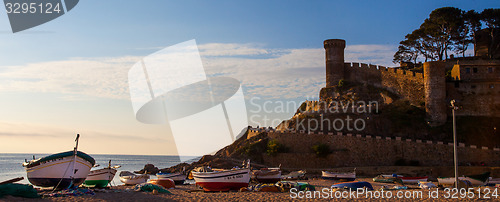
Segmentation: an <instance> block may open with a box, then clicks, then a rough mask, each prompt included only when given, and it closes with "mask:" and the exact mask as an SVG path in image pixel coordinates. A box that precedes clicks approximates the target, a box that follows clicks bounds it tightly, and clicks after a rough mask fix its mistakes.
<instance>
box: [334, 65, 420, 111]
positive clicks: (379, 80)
mask: <svg viewBox="0 0 500 202" xmlns="http://www.w3.org/2000/svg"><path fill="white" fill-rule="evenodd" d="M344 79H346V80H349V81H355V82H358V83H362V84H370V85H373V86H375V87H377V88H383V89H386V90H388V91H390V92H392V93H394V94H397V95H400V96H402V97H403V98H406V99H408V100H409V101H410V102H411V103H413V104H415V105H419V104H421V103H423V102H424V99H425V92H424V76H423V74H422V73H415V72H412V71H405V70H402V69H397V68H387V67H384V66H377V65H371V64H364V63H356V62H353V63H345V64H344Z"/></svg>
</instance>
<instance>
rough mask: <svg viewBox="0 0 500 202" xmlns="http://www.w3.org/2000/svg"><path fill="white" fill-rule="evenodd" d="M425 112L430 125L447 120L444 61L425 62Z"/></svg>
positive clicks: (436, 124)
mask: <svg viewBox="0 0 500 202" xmlns="http://www.w3.org/2000/svg"><path fill="white" fill-rule="evenodd" d="M424 89H425V112H426V114H427V118H428V120H429V125H431V126H439V125H442V124H444V123H445V122H446V106H447V105H446V83H445V65H444V62H440V61H436V62H426V63H424Z"/></svg>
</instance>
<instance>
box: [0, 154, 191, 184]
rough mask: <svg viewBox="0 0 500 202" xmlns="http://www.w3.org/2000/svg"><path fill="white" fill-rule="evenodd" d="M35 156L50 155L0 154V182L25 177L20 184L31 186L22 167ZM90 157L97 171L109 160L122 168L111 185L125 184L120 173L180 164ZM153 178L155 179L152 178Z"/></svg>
mask: <svg viewBox="0 0 500 202" xmlns="http://www.w3.org/2000/svg"><path fill="white" fill-rule="evenodd" d="M33 155H35V158H41V157H44V156H48V155H50V154H7V153H0V182H2V181H5V180H10V179H13V178H17V177H24V180H22V181H20V182H18V183H23V184H29V181H28V179H27V177H26V171H25V169H24V167H23V166H22V164H23V162H24V161H25V159H27V160H28V161H29V160H31V159H33ZM89 155H90V156H92V157H93V158H94V159H95V161H96V164H99V165H100V166H99V167H96V168H95V169H99V168H104V167H107V166H108V162H109V160H111V165H112V166H114V165H120V166H121V167H120V168H118V172H117V173H116V175H115V178H113V182H112V183H111V185H122V184H123V183H122V182H120V178H119V177H118V174H119V173H120V171H131V172H133V171H139V170H141V169H143V168H144V165H146V164H153V165H154V166H156V167H158V168H160V169H162V168H168V167H171V166H174V165H177V164H179V157H178V156H159V155H158V156H153V155H115V154H89ZM194 160H196V159H194ZM191 162H192V161H191ZM187 163H189V162H187ZM151 178H155V177H154V176H152V177H151Z"/></svg>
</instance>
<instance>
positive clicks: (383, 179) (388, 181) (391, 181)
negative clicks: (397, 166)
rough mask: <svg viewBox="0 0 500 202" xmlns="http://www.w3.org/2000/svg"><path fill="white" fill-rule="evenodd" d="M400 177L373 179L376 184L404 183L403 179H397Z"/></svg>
mask: <svg viewBox="0 0 500 202" xmlns="http://www.w3.org/2000/svg"><path fill="white" fill-rule="evenodd" d="M395 176H398V175H394V176H393V175H377V176H376V177H374V178H373V181H374V182H382V183H396V182H397V183H403V181H402V180H401V178H399V177H395Z"/></svg>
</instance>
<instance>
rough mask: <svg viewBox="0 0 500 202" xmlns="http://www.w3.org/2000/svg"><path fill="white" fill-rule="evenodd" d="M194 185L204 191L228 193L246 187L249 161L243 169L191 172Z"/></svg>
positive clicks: (248, 176) (248, 177)
mask: <svg viewBox="0 0 500 202" xmlns="http://www.w3.org/2000/svg"><path fill="white" fill-rule="evenodd" d="M191 173H192V174H193V178H194V180H195V182H196V184H197V185H198V186H200V187H202V188H203V190H205V191H229V190H239V189H240V188H242V187H247V186H248V183H249V182H250V161H248V163H247V166H246V167H245V168H236V169H231V170H222V171H214V170H211V169H204V171H191Z"/></svg>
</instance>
